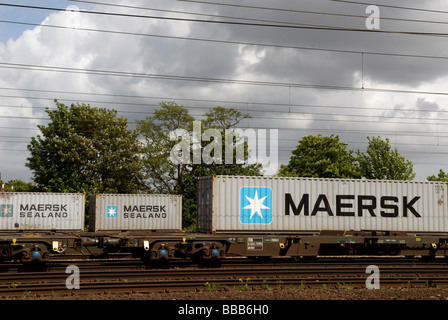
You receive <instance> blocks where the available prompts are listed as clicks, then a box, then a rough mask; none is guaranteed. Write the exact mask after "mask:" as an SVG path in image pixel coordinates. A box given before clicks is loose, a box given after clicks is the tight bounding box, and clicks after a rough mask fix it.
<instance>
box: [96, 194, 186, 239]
mask: <svg viewBox="0 0 448 320" xmlns="http://www.w3.org/2000/svg"><path fill="white" fill-rule="evenodd" d="M89 229H90V231H136V230H145V231H150V230H157V231H161V230H164V231H181V230H182V196H181V195H169V194H96V195H91V196H90V208H89Z"/></svg>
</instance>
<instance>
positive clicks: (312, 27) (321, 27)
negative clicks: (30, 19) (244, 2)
mask: <svg viewBox="0 0 448 320" xmlns="http://www.w3.org/2000/svg"><path fill="white" fill-rule="evenodd" d="M0 6H8V7H17V8H26V9H38V10H49V11H66V10H65V9H61V8H53V7H39V6H28V5H19V4H11V3H0ZM79 12H80V13H87V14H96V15H107V16H116V17H129V18H145V19H158V20H171V21H184V22H198V23H213V24H228V25H239V26H252V27H270V28H291V29H304V30H327V31H344V32H363V33H378V34H406V35H418V36H435V37H446V36H448V33H440V32H420V31H394V30H382V29H381V30H376V29H364V28H362V29H359V28H344V27H334V26H331V27H328V26H325V25H306V24H304V25H292V24H288V23H284V22H282V23H281V24H274V23H252V22H239V21H225V20H203V19H188V18H177V17H166V16H165V17H162V16H148V15H136V14H128V13H114V12H103V11H88V10H79Z"/></svg>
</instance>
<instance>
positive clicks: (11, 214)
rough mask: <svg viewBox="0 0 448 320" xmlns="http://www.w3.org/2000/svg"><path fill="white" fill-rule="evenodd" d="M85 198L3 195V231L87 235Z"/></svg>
mask: <svg viewBox="0 0 448 320" xmlns="http://www.w3.org/2000/svg"><path fill="white" fill-rule="evenodd" d="M84 210H85V195H84V194H78V193H37V192H0V230H42V231H45V230H56V231H83V229H84Z"/></svg>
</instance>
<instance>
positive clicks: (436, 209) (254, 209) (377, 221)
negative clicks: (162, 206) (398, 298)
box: [198, 176, 448, 233]
mask: <svg viewBox="0 0 448 320" xmlns="http://www.w3.org/2000/svg"><path fill="white" fill-rule="evenodd" d="M446 200H447V184H446V183H443V182H414V181H385V180H346V179H314V178H280V177H244V176H213V177H203V178H200V179H199V181H198V231H199V232H231V231H236V232H259V233H267V232H269V233H270V232H293V233H294V232H296V233H300V232H304V231H321V230H337V231H343V230H356V231H361V230H376V231H403V232H448V212H447V204H446V203H445V202H446Z"/></svg>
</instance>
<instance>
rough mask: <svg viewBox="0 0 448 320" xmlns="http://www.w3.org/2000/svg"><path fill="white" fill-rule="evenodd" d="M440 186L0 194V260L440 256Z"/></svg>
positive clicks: (216, 184) (446, 228)
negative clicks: (186, 221) (192, 194)
mask: <svg viewBox="0 0 448 320" xmlns="http://www.w3.org/2000/svg"><path fill="white" fill-rule="evenodd" d="M447 187H448V186H447V184H446V183H444V182H414V181H380V180H347V179H315V178H280V177H248V176H247V177H246V176H209V177H202V178H199V180H198V188H197V205H198V216H197V232H195V233H187V232H183V231H182V222H181V221H182V198H181V196H179V195H155V194H138V195H112V194H96V195H91V196H90V198H89V210H88V214H89V216H88V221H89V223H88V231H85V226H84V223H85V211H86V210H85V204H86V203H85V202H86V197H85V195H84V194H63V193H20V192H2V193H0V261H2V262H9V261H20V262H23V263H30V262H46V261H49V260H52V259H58V258H68V257H70V258H73V257H74V258H76V257H78V258H89V259H90V258H124V257H137V258H141V259H144V260H145V261H152V260H167V261H169V260H172V259H194V260H219V259H223V258H225V257H253V258H270V257H297V258H299V257H300V258H316V257H319V256H336V255H337V256H340V255H347V256H350V255H387V256H406V257H414V256H421V257H424V258H431V257H435V256H448V251H447V250H448V208H447V204H446V201H447V196H448V195H447V192H448V188H447Z"/></svg>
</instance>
